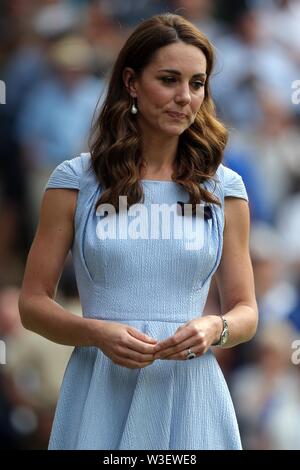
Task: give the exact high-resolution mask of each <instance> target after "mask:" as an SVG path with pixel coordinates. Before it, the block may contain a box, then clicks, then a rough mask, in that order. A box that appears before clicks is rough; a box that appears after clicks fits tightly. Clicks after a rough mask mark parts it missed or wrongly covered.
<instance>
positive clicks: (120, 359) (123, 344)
mask: <svg viewBox="0 0 300 470" xmlns="http://www.w3.org/2000/svg"><path fill="white" fill-rule="evenodd" d="M96 321H97V324H96V325H97V331H96V341H95V343H96V344H95V346H97V347H98V348H100V349H101V350H102V351H103V353H104V354H105V355H106V356H107V357H109V358H110V359H111V360H112V361H113V363H114V364H118V365H120V366H124V367H128V368H129V369H140V368H143V367H146V366H148V365H150V364H152V362H153V361H154V346H155V345H156V344H157V340H155V339H154V338H151V337H150V336H147V335H145V334H144V333H142V332H140V331H139V330H137V329H136V328H134V327H132V326H128V325H124V324H122V323H117V322H112V321H104V320H96ZM99 322H100V324H99Z"/></svg>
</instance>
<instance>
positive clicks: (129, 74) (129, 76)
mask: <svg viewBox="0 0 300 470" xmlns="http://www.w3.org/2000/svg"><path fill="white" fill-rule="evenodd" d="M122 77H123V82H124V85H125V87H126V90H127V91H128V93H129V94H130V96H131V97H132V98H136V87H135V73H134V70H133V69H132V68H131V67H125V69H124V70H123V74H122Z"/></svg>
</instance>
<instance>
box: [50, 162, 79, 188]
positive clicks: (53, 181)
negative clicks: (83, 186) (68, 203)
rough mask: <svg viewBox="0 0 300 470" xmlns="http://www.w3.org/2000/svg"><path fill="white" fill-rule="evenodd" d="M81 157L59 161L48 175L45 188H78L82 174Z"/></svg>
mask: <svg viewBox="0 0 300 470" xmlns="http://www.w3.org/2000/svg"><path fill="white" fill-rule="evenodd" d="M82 172H83V168H82V159H81V156H80V157H76V158H73V159H72V160H65V161H64V162H62V163H60V164H59V165H58V166H57V167H56V168H55V169H54V171H53V172H52V174H51V175H50V178H49V180H48V182H47V184H46V187H45V190H46V189H50V188H66V189H78V190H79V189H80V180H81V176H82Z"/></svg>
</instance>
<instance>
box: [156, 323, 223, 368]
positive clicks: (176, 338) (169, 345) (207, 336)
mask: <svg viewBox="0 0 300 470" xmlns="http://www.w3.org/2000/svg"><path fill="white" fill-rule="evenodd" d="M222 328H223V322H222V319H221V317H219V316H218V315H205V316H203V317H200V318H194V319H193V320H190V321H188V322H187V323H185V324H184V325H182V326H180V327H179V328H178V329H177V330H176V332H175V334H174V335H173V336H170V337H169V338H167V339H165V340H163V341H160V342H159V343H157V345H156V346H155V347H154V350H153V352H154V353H155V356H154V359H170V360H186V358H187V354H188V349H189V348H190V349H191V350H192V352H193V353H195V354H196V356H197V357H198V356H202V355H203V354H205V353H206V351H207V350H208V348H209V347H210V346H211V345H212V344H213V343H215V342H216V341H218V339H219V338H220V335H221V332H222Z"/></svg>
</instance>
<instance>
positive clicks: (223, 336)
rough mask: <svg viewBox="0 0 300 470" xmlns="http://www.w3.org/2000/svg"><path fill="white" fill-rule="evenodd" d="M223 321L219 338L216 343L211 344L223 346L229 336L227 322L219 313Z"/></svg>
mask: <svg viewBox="0 0 300 470" xmlns="http://www.w3.org/2000/svg"><path fill="white" fill-rule="evenodd" d="M220 317H221V318H222V321H223V330H222V333H221V336H220V339H219V341H218V342H217V343H214V344H212V346H221V347H222V346H224V345H225V344H226V343H227V341H228V338H229V330H228V323H227V321H226V318H224V317H223V315H220Z"/></svg>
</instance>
